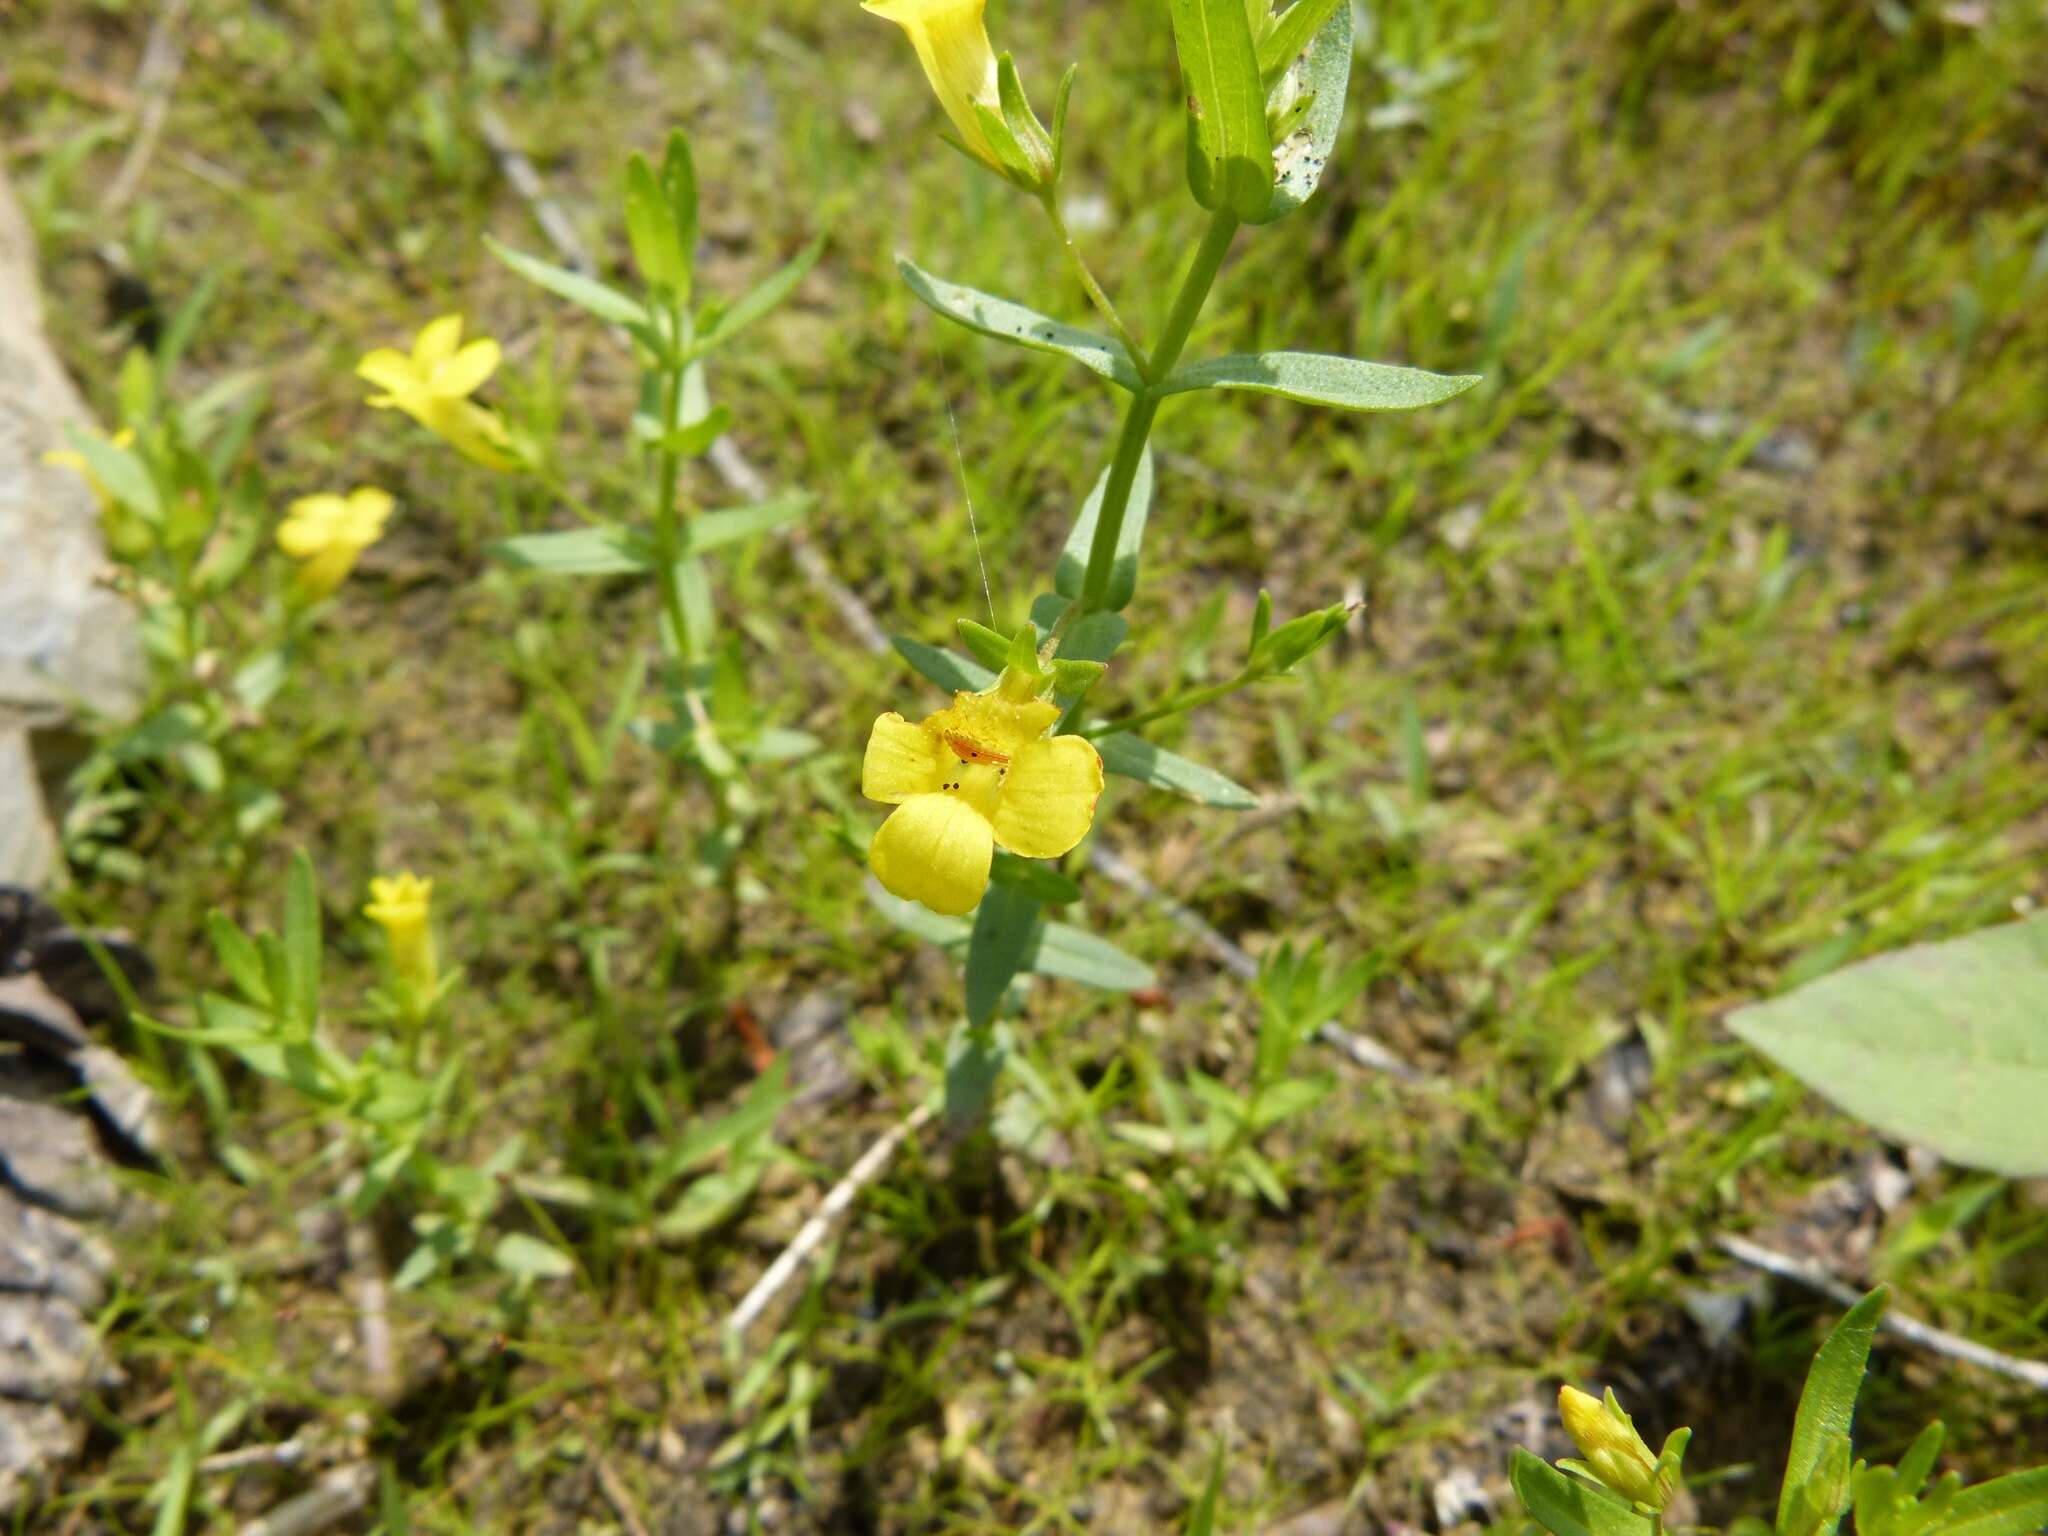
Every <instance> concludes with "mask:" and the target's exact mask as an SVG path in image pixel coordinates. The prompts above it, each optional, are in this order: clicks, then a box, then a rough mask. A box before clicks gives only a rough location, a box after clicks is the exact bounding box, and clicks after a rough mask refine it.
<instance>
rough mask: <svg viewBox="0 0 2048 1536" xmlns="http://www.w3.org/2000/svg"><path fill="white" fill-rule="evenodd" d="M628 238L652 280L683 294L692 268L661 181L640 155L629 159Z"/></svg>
mask: <svg viewBox="0 0 2048 1536" xmlns="http://www.w3.org/2000/svg"><path fill="white" fill-rule="evenodd" d="M625 204H626V240H627V242H628V243H629V244H630V245H631V246H632V248H633V263H634V265H635V266H637V267H639V269H640V275H641V276H642V277H643V278H645V279H646V280H647V281H648V283H650V284H654V285H659V286H660V287H663V288H666V289H668V291H669V292H670V293H672V294H676V295H681V294H682V293H683V292H684V291H685V289H686V287H687V285H688V283H689V267H688V265H687V263H686V261H685V259H684V256H683V246H682V241H681V240H680V239H679V238H678V235H677V231H676V222H675V215H674V213H673V212H671V210H670V208H669V201H668V198H667V196H666V195H665V194H664V193H663V191H662V189H661V184H660V183H659V182H657V181H656V180H655V179H654V172H653V170H652V169H651V168H650V167H649V166H648V164H647V162H646V161H645V160H644V159H642V158H641V157H640V156H639V155H637V154H636V155H633V156H632V157H630V158H629V159H628V160H627V161H626V193H625Z"/></svg>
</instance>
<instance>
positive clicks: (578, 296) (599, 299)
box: [484, 235, 647, 326]
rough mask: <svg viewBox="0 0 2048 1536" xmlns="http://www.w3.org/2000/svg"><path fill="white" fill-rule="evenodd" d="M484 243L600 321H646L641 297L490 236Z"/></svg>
mask: <svg viewBox="0 0 2048 1536" xmlns="http://www.w3.org/2000/svg"><path fill="white" fill-rule="evenodd" d="M484 244H485V245H486V246H488V247H490V252H491V254H492V255H493V256H495V257H497V258H498V260H500V261H502V262H503V263H505V265H506V266H508V267H510V268H511V269H512V270H513V271H514V272H517V273H518V274H519V275H520V276H521V277H523V278H525V279H526V280H527V281H528V282H529V283H533V284H534V285H536V286H537V287H541V288H545V289H546V290H547V291H548V292H549V293H552V294H554V295H555V296H556V297H557V298H562V299H567V300H568V301H569V302H570V303H571V304H574V305H575V306H576V307H577V308H579V309H587V310H589V311H590V313H592V314H593V315H595V316H597V318H598V319H600V320H609V321H611V322H612V323H613V324H614V325H641V326H644V325H645V324H647V311H646V309H645V308H644V307H643V306H642V305H641V303H640V301H639V300H638V299H633V298H629V297H627V296H626V295H625V294H623V293H621V292H619V290H618V289H616V288H613V287H611V286H609V285H608V284H605V283H600V282H599V281H598V280H597V279H596V278H594V277H585V276H584V275H583V274H582V273H581V272H572V271H571V270H570V269H569V268H567V267H558V266H556V265H555V264H554V263H553V262H551V261H542V260H541V259H540V258H539V257H538V256H529V255H527V254H526V253H525V252H524V251H515V250H513V249H512V247H510V246H509V245H500V244H499V243H498V242H497V241H496V240H493V239H492V238H491V237H490V236H489V235H485V236H484Z"/></svg>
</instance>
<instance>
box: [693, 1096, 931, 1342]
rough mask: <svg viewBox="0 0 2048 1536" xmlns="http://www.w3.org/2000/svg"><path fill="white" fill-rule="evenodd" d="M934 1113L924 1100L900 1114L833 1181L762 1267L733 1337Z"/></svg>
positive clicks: (735, 1319)
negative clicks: (786, 1242)
mask: <svg viewBox="0 0 2048 1536" xmlns="http://www.w3.org/2000/svg"><path fill="white" fill-rule="evenodd" d="M931 1117H932V1107H931V1105H929V1104H920V1105H918V1106H917V1108H915V1109H913V1110H912V1111H911V1112H910V1113H909V1114H907V1115H905V1116H904V1117H903V1118H902V1119H901V1120H898V1121H897V1122H896V1123H895V1124H894V1125H892V1126H890V1127H889V1129H888V1130H886V1131H884V1132H883V1133H882V1136H881V1139H880V1140H878V1141H877V1142H876V1143H875V1144H874V1145H873V1146H871V1147H869V1148H868V1149H867V1151H865V1152H863V1153H861V1155H860V1160H859V1161H858V1162H856V1163H855V1164H854V1165H853V1166H852V1167H851V1168H849V1169H847V1170H846V1176H845V1177H844V1178H842V1179H841V1180H840V1181H839V1182H838V1183H837V1184H834V1185H833V1186H832V1190H831V1193H829V1194H828V1195H826V1196H825V1198H824V1199H823V1200H821V1201H819V1202H818V1208H817V1210H815V1211H813V1212H812V1213H811V1218H810V1220H808V1221H806V1222H805V1223H804V1224H803V1225H802V1226H801V1227H799V1228H798V1229H797V1234H796V1236H795V1237H794V1238H792V1239H791V1240H790V1244H789V1246H788V1247H787V1248H785V1249H783V1250H782V1252H781V1253H779V1254H777V1255H776V1256H775V1262H774V1263H773V1264H770V1265H769V1266H768V1268H767V1269H766V1270H765V1271H763V1272H762V1275H761V1278H760V1279H759V1280H756V1281H755V1282H754V1288H753V1289H752V1290H750V1291H748V1292H747V1294H746V1295H745V1296H744V1297H742V1298H741V1299H740V1304H739V1305H738V1306H737V1307H734V1308H733V1310H732V1316H731V1317H729V1318H727V1319H726V1323H725V1329H726V1334H727V1336H728V1337H731V1338H735V1339H736V1338H739V1337H741V1336H742V1335H744V1334H745V1333H746V1331H747V1330H748V1329H749V1328H751V1327H752V1326H753V1325H754V1322H755V1320H756V1319H758V1318H759V1317H760V1315H761V1314H762V1312H764V1311H766V1310H767V1307H768V1304H769V1303H770V1302H771V1301H773V1300H774V1299H775V1298H776V1296H777V1295H778V1294H779V1293H780V1292H781V1290H782V1288H783V1287H784V1286H786V1285H788V1284H789V1282H790V1278H791V1277H792V1276H793V1275H795V1274H796V1272H797V1269H798V1268H799V1267H800V1266H801V1265H802V1264H803V1262H804V1260H805V1259H807V1258H809V1257H810V1256H811V1255H812V1254H813V1253H815V1252H816V1251H817V1249H818V1246H819V1245H820V1244H821V1243H823V1242H824V1241H825V1238H826V1236H827V1234H829V1233H830V1232H831V1230H832V1224H833V1223H834V1222H836V1221H837V1220H838V1219H839V1218H840V1217H841V1216H842V1215H844V1214H845V1212H846V1209H847V1207H848V1206H850V1205H852V1204H853V1202H854V1201H855V1200H856V1199H858V1198H859V1197H860V1192H861V1191H862V1190H863V1189H866V1188H867V1187H868V1185H870V1184H872V1183H874V1181H875V1180H876V1179H878V1178H880V1177H881V1176H882V1172H883V1170H884V1169H886V1168H887V1167H888V1166H889V1164H890V1163H891V1162H892V1161H894V1160H895V1157H896V1151H897V1149H898V1148H899V1147H901V1146H902V1145H903V1143H904V1142H906V1141H908V1140H909V1139H910V1138H911V1137H913V1136H915V1135H916V1134H917V1133H918V1132H919V1131H921V1130H923V1129H924V1126H925V1122H926V1121H928V1120H930V1119H931Z"/></svg>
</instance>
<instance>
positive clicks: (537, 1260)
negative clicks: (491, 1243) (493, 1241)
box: [491, 1232, 576, 1280]
mask: <svg viewBox="0 0 2048 1536" xmlns="http://www.w3.org/2000/svg"><path fill="white" fill-rule="evenodd" d="M491 1262H492V1263H494V1264H496V1265H497V1266H498V1268H500V1269H502V1270H503V1271H504V1272H505V1273H506V1274H508V1275H518V1276H520V1277H522V1278H524V1279H529V1280H561V1279H564V1278H566V1277H567V1276H570V1275H573V1274H575V1273H576V1266H575V1264H574V1263H572V1262H571V1261H570V1259H569V1256H568V1255H567V1254H565V1253H563V1252H562V1250H561V1249H559V1248H557V1247H555V1246H554V1245H553V1244H552V1243H545V1242H542V1241H541V1240H540V1239H539V1238H537V1237H534V1236H532V1235H531V1234H529V1233H526V1232H507V1233H506V1234H505V1235H504V1236H503V1237H501V1238H499V1239H498V1246H497V1247H496V1248H494V1249H492V1250H491Z"/></svg>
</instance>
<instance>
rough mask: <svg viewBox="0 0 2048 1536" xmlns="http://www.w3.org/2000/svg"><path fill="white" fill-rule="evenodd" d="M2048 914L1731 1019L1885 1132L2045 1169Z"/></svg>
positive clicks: (1974, 1163) (1914, 952) (1919, 952)
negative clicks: (2045, 1029)
mask: <svg viewBox="0 0 2048 1536" xmlns="http://www.w3.org/2000/svg"><path fill="white" fill-rule="evenodd" d="M2044 1018H2048V916H2041V917H2034V918H2029V919H2028V920H2026V921H2025V922H2017V923H2004V924H2001V925H1999V926H1997V927H1995V928H1985V929H1981V930H1979V931H1978V932H1976V933H1972V934H1967V935H1965V936H1964V937H1962V938H1959V939H1950V940H1948V941H1947V942H1945V943H1939V944H1916V945H1913V946H1912V947H1910V948H1907V949H1901V950H1897V951H1895V952H1893V953H1891V954H1888V955H1879V956H1877V957H1876V958H1875V959H1871V960H1865V961H1862V962H1860V963H1859V964H1856V965H1851V966H1847V967H1845V968H1844V969H1842V970H1839V971H1836V972H1834V973H1832V974H1831V975H1827V976H1823V977H1822V978H1821V979H1820V980H1818V981H1816V982H1813V983H1811V984H1810V985H1807V986H1804V987H1801V988H1799V989H1798V990H1797V991H1794V992H1789V993H1787V994H1786V995H1785V996H1783V997H1776V998H1772V999H1771V1000H1770V1001H1768V1002H1763V1003H1755V1004H1752V1005H1751V1006H1749V1007H1747V1008H1743V1009H1739V1010H1737V1011H1736V1012H1735V1013H1733V1014H1731V1015H1730V1016H1729V1019H1728V1028H1729V1029H1730V1031H1732V1032H1733V1033H1734V1035H1735V1036H1736V1038H1737V1039H1739V1040H1743V1041H1745V1042H1747V1043H1748V1044H1749V1045H1751V1046H1753V1047H1754V1048H1755V1049H1757V1050H1759V1051H1762V1052H1763V1053H1764V1054H1765V1055H1766V1056H1768V1057H1770V1058H1771V1060H1773V1061H1775V1062H1776V1063H1777V1064H1778V1065H1779V1066H1781V1067H1783V1068H1784V1069H1785V1070H1786V1071H1788V1072H1790V1073H1791V1074H1792V1075H1793V1076H1795V1077H1797V1078H1798V1079H1799V1080H1800V1081H1801V1082H1803V1083H1805V1084H1806V1085H1807V1087H1809V1088H1811V1089H1813V1090H1814V1091H1815V1092H1817V1093H1821V1094H1824V1095H1825V1096H1826V1097H1828V1098H1829V1099H1832V1100H1833V1101H1834V1102H1835V1103H1837V1104H1839V1105H1841V1106H1842V1108H1844V1109H1846V1110H1847V1111H1849V1113H1850V1114H1852V1115H1855V1116H1856V1117H1857V1118H1858V1119H1860V1120H1866V1121H1868V1122H1869V1123H1870V1124H1871V1125H1873V1126H1875V1127H1876V1128H1877V1129H1878V1130H1879V1131H1881V1132H1882V1133H1883V1134H1885V1135H1886V1136H1890V1137H1893V1138H1896V1139H1898V1140H1901V1141H1910V1142H1917V1143H1920V1144H1921V1145H1923V1146H1928V1147H1932V1148H1933V1149H1934V1150H1935V1151H1936V1152H1939V1153H1940V1154H1941V1155H1942V1156H1943V1157H1946V1158H1948V1159H1949V1160H1950V1161H1951V1162H1957V1163H1962V1164H1965V1165H1966V1166H1969V1167H1973V1168H1986V1169H1989V1170H1990V1171H1991V1172H1993V1173H2002V1174H2005V1175H2007V1176H2009V1177H2012V1178H2039V1177H2040V1176H2042V1175H2043V1174H2048V1115H2043V1114H2042V1113H2041V1106H2042V1105H2043V1104H2044V1103H2048V1031H2044V1030H2043V1029H2042V1028H2041V1021H2042V1020H2043V1019H2044Z"/></svg>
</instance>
